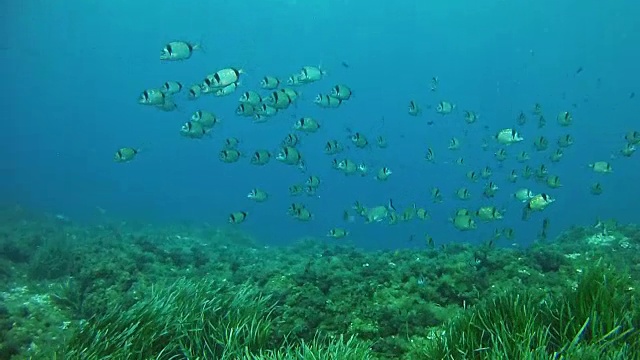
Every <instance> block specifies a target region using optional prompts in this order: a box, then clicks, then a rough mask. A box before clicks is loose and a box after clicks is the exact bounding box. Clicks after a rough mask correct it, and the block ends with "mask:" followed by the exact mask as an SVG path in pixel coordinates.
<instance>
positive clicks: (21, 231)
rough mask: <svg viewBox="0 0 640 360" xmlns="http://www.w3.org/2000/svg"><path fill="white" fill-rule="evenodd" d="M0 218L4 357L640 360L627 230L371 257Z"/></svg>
mask: <svg viewBox="0 0 640 360" xmlns="http://www.w3.org/2000/svg"><path fill="white" fill-rule="evenodd" d="M0 219H1V221H0V265H1V266H0V280H1V282H0V284H1V286H2V288H1V289H0V291H1V293H0V359H87V360H89V359H291V360H293V359H336V360H337V359H345V360H350V359H359V360H361V359H640V306H639V304H638V288H639V285H638V278H639V276H640V251H639V250H640V227H638V226H636V225H633V224H617V223H616V222H615V221H613V220H611V221H606V222H604V223H603V224H601V226H598V227H597V228H595V227H585V228H579V227H575V228H571V229H567V230H566V231H565V232H563V233H562V234H561V235H560V236H559V237H558V238H556V239H553V240H552V239H549V240H547V241H545V242H537V243H535V244H533V245H532V246H529V247H526V248H525V247H519V246H514V245H511V244H500V243H497V244H489V243H487V244H484V245H477V246H472V245H467V244H463V243H455V242H452V243H446V244H442V245H440V244H434V245H433V246H429V245H427V244H425V245H424V246H423V247H420V248H412V249H407V250H397V251H375V252H374V251H363V250H359V249H357V248H354V247H352V246H349V244H348V242H336V241H327V239H320V238H319V239H315V238H307V239H300V241H299V242H298V243H296V244H293V245H291V246H288V247H265V246H264V245H261V244H260V241H259V239H253V238H252V237H251V236H249V235H247V234H244V233H242V232H239V231H237V230H232V229H231V228H215V227H203V226H198V227H195V226H190V225H173V226H171V225H166V226H164V227H158V226H150V225H146V224H133V223H119V222H118V223H116V222H114V223H104V224H94V225H81V224H74V223H72V222H69V221H64V219H60V218H56V217H54V216H48V215H44V214H39V213H33V212H30V211H28V210H25V209H22V208H20V207H7V208H3V209H2V211H1V213H0Z"/></svg>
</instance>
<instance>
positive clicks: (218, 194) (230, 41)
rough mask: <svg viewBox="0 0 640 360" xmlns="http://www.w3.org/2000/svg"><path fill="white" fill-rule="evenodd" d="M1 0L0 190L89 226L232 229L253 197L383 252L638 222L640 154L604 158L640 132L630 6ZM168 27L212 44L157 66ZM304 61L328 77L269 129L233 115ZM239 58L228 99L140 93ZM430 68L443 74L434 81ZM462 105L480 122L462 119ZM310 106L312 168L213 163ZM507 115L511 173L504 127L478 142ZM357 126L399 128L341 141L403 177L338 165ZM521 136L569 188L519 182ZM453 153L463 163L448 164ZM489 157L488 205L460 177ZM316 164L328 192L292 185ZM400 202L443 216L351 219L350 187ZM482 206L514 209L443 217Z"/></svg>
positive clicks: (275, 211)
mask: <svg viewBox="0 0 640 360" xmlns="http://www.w3.org/2000/svg"><path fill="white" fill-rule="evenodd" d="M2 7H3V9H2V12H3V14H4V15H5V16H4V18H5V19H6V20H4V21H3V27H2V31H3V35H4V36H3V37H2V40H0V59H1V61H2V66H1V67H0V76H1V78H2V79H3V96H2V97H0V104H1V105H2V109H3V116H2V121H3V125H4V126H3V128H4V131H2V132H0V144H1V145H0V156H1V157H2V161H0V168H1V170H2V173H3V174H4V176H2V178H1V179H0V194H1V196H2V201H3V202H6V203H20V204H23V205H26V206H29V207H32V208H36V209H40V210H43V211H47V212H50V213H52V214H64V215H65V216H67V217H68V218H70V219H72V220H73V221H78V222H102V221H104V220H105V218H106V219H109V220H125V221H145V222H151V223H171V222H176V223H177V222H189V223H193V224H196V225H198V224H210V225H213V226H216V225H224V224H226V222H227V217H228V214H229V213H230V212H232V211H240V210H244V211H248V212H249V213H250V216H249V218H248V219H247V221H246V222H245V223H243V224H240V225H238V226H239V228H241V229H242V230H244V231H247V232H249V233H251V234H253V235H254V236H255V237H256V238H258V239H259V240H260V241H262V242H264V243H267V244H279V243H289V242H291V241H293V240H295V239H298V238H300V237H303V236H318V237H324V235H325V234H326V232H327V231H328V230H329V229H330V228H332V227H334V226H343V227H345V228H347V229H348V230H350V232H351V235H350V236H349V238H348V240H345V241H348V242H350V243H353V244H356V245H358V246H365V247H376V248H377V247H391V248H393V247H406V246H422V245H423V242H422V240H416V241H413V242H412V241H409V239H410V238H411V236H412V235H413V236H414V237H415V238H417V239H422V237H423V234H424V233H429V234H431V236H433V238H434V240H435V241H436V243H446V242H459V241H469V242H480V241H485V240H487V239H489V238H490V237H491V236H492V234H493V231H494V229H495V228H496V227H499V228H503V227H512V228H513V229H515V233H516V239H515V240H514V241H509V242H504V243H505V244H507V243H510V242H517V243H521V244H527V243H530V242H531V241H533V240H534V239H535V238H536V236H537V233H538V231H539V229H540V224H541V221H542V219H543V218H545V217H546V218H549V219H550V220H551V228H550V229H549V236H550V237H551V238H552V237H554V236H555V235H557V234H558V233H559V232H561V231H563V230H564V229H566V228H568V227H570V226H572V225H586V224H591V223H592V222H593V221H594V220H595V219H596V218H597V217H606V218H610V217H614V218H617V219H618V220H619V221H621V222H632V221H637V200H636V199H638V198H639V197H640V194H639V192H640V190H639V188H638V187H637V186H636V185H637V184H638V180H640V170H639V169H640V167H638V161H637V159H638V157H637V154H636V155H634V156H632V157H631V158H620V157H617V158H615V159H611V158H610V155H611V154H616V153H617V152H618V150H619V149H620V148H621V147H622V146H623V145H624V143H625V141H624V134H625V133H627V132H628V131H630V130H640V125H638V116H637V114H638V112H639V110H640V106H639V103H638V100H639V97H638V96H635V97H632V96H631V95H632V93H634V92H639V91H640V90H639V89H638V88H637V84H638V80H639V75H638V70H637V66H638V60H640V55H639V52H638V50H637V46H636V45H635V44H638V43H640V24H639V23H638V22H637V16H636V15H635V14H639V13H640V5H639V4H637V3H636V2H631V1H617V2H615V3H607V4H603V3H602V2H600V1H591V0H590V1H564V2H560V3H559V2H557V1H535V2H534V1H480V2H472V1H447V2H437V3H436V2H431V1H424V2H414V1H406V2H402V3H400V2H393V3H391V2H384V3H377V2H364V1H301V0H297V1H295V0H290V1H286V0H273V1H242V2H221V1H207V2H204V1H180V2H176V1H135V2H131V1H126V2H125V1H110V2H106V1H102V2H99V1H66V2H64V3H60V2H50V1H25V2H20V3H18V2H11V3H9V2H6V3H4V4H3V5H2ZM172 40H186V41H192V42H199V41H201V42H202V44H203V47H204V48H205V51H204V52H198V53H195V54H194V55H193V57H192V58H191V59H189V60H188V61H184V62H172V63H164V62H161V61H160V60H159V59H158V54H159V52H160V49H162V47H163V46H164V44H166V43H167V42H169V41H172ZM343 63H347V64H348V65H349V66H348V67H345V66H344V65H343ZM305 65H322V67H323V68H324V69H326V71H327V76H326V77H325V78H324V79H323V80H321V81H319V82H317V83H313V84H308V85H304V86H302V87H300V88H296V89H298V90H300V91H301V92H302V94H303V98H302V99H301V100H300V101H299V103H298V104H297V106H296V107H295V108H290V109H288V110H286V111H284V112H283V113H281V114H279V115H277V116H276V117H275V118H273V119H271V120H269V121H268V122H267V123H264V124H253V123H252V122H251V121H250V120H248V119H245V118H240V117H237V116H236V115H235V114H234V110H235V107H236V106H237V100H238V97H239V96H240V94H241V93H242V92H243V91H247V90H257V89H258V88H259V85H258V84H259V81H260V79H261V78H262V77H263V76H265V75H275V76H278V77H280V78H282V79H286V77H288V76H289V75H290V74H293V73H296V72H298V71H299V70H300V68H301V67H302V66H305ZM229 66H234V67H241V68H243V69H244V70H245V71H246V74H245V75H243V77H242V79H241V81H242V85H241V87H240V88H239V90H238V92H237V93H235V94H233V95H230V96H228V97H225V98H215V97H212V96H204V97H201V98H200V99H198V100H196V101H188V100H186V96H185V94H184V92H183V93H181V94H178V95H176V102H177V103H178V105H179V111H177V112H172V113H165V112H161V111H157V110H156V109H153V108H149V107H145V106H141V105H139V104H137V103H136V99H137V97H138V95H139V93H140V92H141V91H143V90H144V89H147V88H152V87H159V86H160V85H161V84H162V83H163V82H165V81H168V80H176V81H180V82H182V83H184V84H185V85H189V84H191V83H195V82H200V81H201V80H202V78H204V76H205V75H206V74H209V73H213V72H215V71H217V70H219V69H221V68H225V67H229ZM579 69H582V70H581V71H579ZM434 76H437V77H438V78H439V81H440V83H439V87H438V90H437V91H436V92H430V91H429V82H430V79H431V78H432V77H434ZM341 83H344V84H348V85H349V86H350V87H351V88H352V89H353V91H354V97H353V99H352V100H350V101H349V102H347V103H345V104H344V105H343V106H341V107H340V108H338V109H322V108H319V107H317V106H316V105H315V104H313V98H314V97H315V95H316V94H317V93H320V92H324V93H326V92H328V91H329V89H330V88H331V87H332V86H333V85H336V84H341ZM639 95H640V94H639ZM412 99H415V100H416V101H417V102H418V103H419V104H421V105H422V107H423V108H424V113H423V114H422V116H421V117H411V116H409V114H407V111H406V109H407V105H408V102H409V101H410V100H412ZM441 100H447V101H451V102H453V103H455V104H456V105H457V110H456V111H455V112H454V113H453V114H451V115H448V116H445V117H443V116H440V115H438V114H436V113H435V111H434V109H427V106H428V105H431V106H434V107H435V104H437V103H438V102H439V101H441ZM535 103H540V104H541V105H542V106H543V109H544V114H545V117H546V119H547V125H546V126H545V127H544V128H543V129H538V128H537V124H536V123H537V121H536V119H535V118H534V116H532V115H529V121H528V123H527V124H526V125H524V126H516V118H517V116H518V114H519V113H520V112H521V111H525V112H527V113H528V114H529V113H530V110H531V109H532V108H533V106H534V104H535ZM198 109H203V110H209V111H213V112H215V113H216V114H217V115H218V116H219V117H221V118H222V121H223V122H222V124H221V126H220V127H217V128H216V129H214V131H213V133H212V136H211V138H204V139H202V140H191V139H186V138H184V137H181V136H180V135H179V129H180V127H181V126H182V124H183V123H184V122H186V121H187V120H189V118H190V116H191V113H192V112H193V111H195V110H198ZM462 110H473V111H476V112H477V113H478V114H479V115H480V116H481V118H480V120H479V121H478V122H477V123H475V124H471V125H468V124H466V123H465V122H464V120H463V115H462V114H463V113H462ZM561 111H570V112H571V113H572V114H573V118H574V124H573V125H571V126H570V127H567V128H561V127H560V126H558V124H557V123H556V121H555V118H556V116H557V114H558V113H559V112H561ZM301 116H312V117H315V118H317V119H318V120H319V121H320V122H321V124H322V129H321V131H319V132H318V133H316V134H311V135H309V136H304V137H303V142H302V145H301V146H300V150H301V151H302V153H303V154H304V156H305V159H306V163H307V166H308V171H307V173H306V174H303V173H301V172H300V171H298V170H297V169H295V168H293V167H289V166H285V165H283V164H280V163H277V162H276V161H272V162H271V163H269V164H268V165H266V166H264V167H256V166H253V165H250V164H249V161H248V159H242V160H241V161H240V162H239V163H236V164H225V163H222V162H220V161H219V160H218V151H219V150H220V149H221V147H222V141H223V140H224V139H225V138H227V137H229V136H235V137H237V138H239V139H240V140H241V141H242V143H241V145H240V150H242V151H244V152H248V153H250V152H252V151H254V150H257V149H260V148H267V149H272V150H273V149H276V147H277V146H278V145H279V144H280V142H281V140H282V138H283V137H284V136H285V135H286V134H287V133H289V132H292V129H291V127H292V125H293V122H294V121H295V119H296V118H299V117H301ZM382 118H384V122H382V121H381V119H382ZM429 121H433V125H429V124H428V122H429ZM507 127H516V128H517V129H518V131H520V133H521V134H522V135H523V136H524V137H525V139H526V140H525V141H524V142H523V143H521V144H517V145H513V147H510V148H508V151H509V159H508V160H507V161H505V163H504V166H503V167H502V168H500V167H499V166H498V163H497V162H496V160H495V159H494V158H493V155H492V154H493V152H494V151H495V150H497V149H498V146H496V144H495V143H494V142H492V143H491V147H490V149H489V151H483V150H482V149H481V144H482V140H483V138H484V137H486V136H492V135H494V134H495V133H496V132H497V131H498V130H500V129H502V128H507ZM347 128H350V129H353V130H354V131H360V132H362V133H364V134H365V135H366V136H367V137H368V138H369V139H370V140H373V139H375V137H376V136H377V135H384V136H385V137H386V138H387V140H388V142H389V147H388V148H387V149H377V148H375V147H374V148H371V149H365V150H357V149H350V150H348V151H347V152H346V153H344V154H341V155H339V156H338V157H340V158H342V157H347V158H350V159H353V160H355V161H366V162H368V163H369V164H370V165H371V167H372V170H375V169H377V168H378V167H380V166H388V167H390V168H391V169H392V170H393V171H394V174H393V175H392V177H391V178H390V179H389V180H388V181H387V182H384V183H381V182H378V181H376V180H374V179H373V178H372V176H369V177H366V178H361V177H345V176H344V175H343V174H341V173H339V172H337V171H335V170H333V169H331V159H332V157H330V156H327V155H325V154H324V153H323V152H322V149H323V146H324V143H325V142H326V141H327V140H329V139H332V138H336V139H341V140H343V141H344V142H345V143H346V142H347V141H348V140H347V136H348V132H347V130H346V129H347ZM465 133H466V134H465ZM565 133H570V134H571V135H572V136H573V137H574V138H575V144H574V145H573V146H572V147H570V148H568V149H566V151H565V155H564V158H563V159H562V160H561V162H559V163H558V164H551V163H550V162H549V161H548V160H547V159H548V156H549V154H550V153H551V152H552V151H554V150H555V146H554V143H555V140H556V139H557V137H558V136H560V135H562V134H565ZM539 135H544V136H546V137H547V138H548V139H549V141H550V146H549V149H548V150H547V151H545V152H540V153H538V152H536V151H535V150H533V149H532V145H531V144H532V141H533V139H534V138H535V137H537V136H539ZM453 136H456V137H458V138H459V139H460V140H461V142H462V148H461V149H460V150H459V151H457V152H452V151H449V150H447V145H448V143H449V140H450V139H451V137H453ZM125 146H131V147H139V148H142V149H143V151H142V152H141V153H140V154H139V156H138V157H137V158H136V159H135V160H134V161H132V162H131V163H127V164H118V163H115V162H113V160H112V158H113V154H114V152H115V151H116V150H117V149H119V148H121V147H125ZM427 147H432V148H433V149H434V151H435V152H436V156H437V164H429V163H428V162H426V161H425V160H424V154H425V152H426V149H427ZM520 150H527V151H528V152H529V153H530V154H531V157H532V160H531V161H530V162H529V164H530V166H531V167H532V168H535V167H536V166H538V165H539V164H541V163H545V164H547V166H548V168H549V172H550V173H552V174H555V175H559V176H560V178H561V180H562V183H563V184H564V186H563V187H562V188H560V189H548V187H547V186H546V185H545V184H538V183H536V182H535V181H533V180H529V181H524V180H522V179H520V180H518V182H517V183H516V184H510V183H509V182H508V181H506V176H507V174H508V173H509V172H510V171H511V170H512V169H518V170H520V169H521V168H522V164H519V163H517V162H516V161H515V159H514V156H515V154H517V153H518V152H519V151H520ZM460 156H463V157H464V158H465V162H466V165H465V166H458V165H455V164H454V163H453V162H454V161H455V159H456V158H458V157H460ZM600 160H605V161H610V162H611V164H612V165H613V167H614V173H613V174H595V173H593V172H592V171H591V170H590V169H589V168H588V167H587V164H588V163H592V162H594V161H600ZM445 162H447V163H445ZM486 165H489V166H491V167H492V168H493V170H494V175H493V178H492V180H493V181H494V182H496V183H497V184H498V185H499V186H500V187H501V189H500V190H499V192H498V194H497V195H496V197H495V198H494V199H493V200H486V199H484V198H483V197H482V196H481V192H482V189H483V186H484V184H485V182H484V181H479V182H478V183H475V184H471V183H469V181H468V180H467V179H466V177H465V173H466V172H467V171H468V170H471V169H475V170H480V169H481V168H482V167H484V166H486ZM309 175H318V176H320V177H321V179H322V180H323V184H322V185H321V188H320V191H319V192H318V196H319V197H304V198H301V199H299V198H291V197H290V196H289V194H288V191H287V188H288V186H290V185H292V184H294V183H298V182H303V181H304V179H305V178H306V176H309ZM595 181H600V182H601V183H602V185H603V187H604V189H605V190H604V193H603V194H602V195H600V196H597V197H596V196H593V195H591V194H590V193H589V187H590V185H591V184H592V183H593V182H595ZM433 186H437V187H439V188H440V189H441V191H442V193H443V196H444V202H443V203H440V204H434V203H432V201H431V197H430V189H431V187H433ZM461 186H467V187H468V188H469V190H470V191H471V192H472V194H473V195H474V196H473V198H472V199H471V200H469V201H466V202H463V201H460V200H457V199H455V198H454V196H453V192H454V191H455V189H457V188H459V187H461ZM254 187H260V188H263V189H265V190H267V191H268V192H269V193H270V195H271V199H270V200H269V201H268V202H266V203H262V204H256V203H252V202H250V200H248V199H246V194H247V193H248V192H249V190H251V189H252V188H254ZM519 187H529V188H531V189H532V190H533V191H534V192H536V193H537V192H543V191H544V192H548V193H550V194H551V195H552V196H554V197H555V198H556V199H557V201H556V202H555V203H554V204H552V205H551V206H550V207H549V208H548V209H546V210H545V211H544V212H543V213H536V214H533V216H532V217H531V219H530V220H529V221H527V222H523V221H521V219H520V217H521V212H522V204H520V203H517V202H515V201H514V200H513V199H511V197H510V194H511V193H513V191H514V190H515V189H517V188H519ZM389 198H393V200H394V203H395V205H396V207H398V208H399V210H400V209H404V208H405V207H408V206H410V205H411V204H412V203H414V202H416V203H417V204H418V206H423V207H425V208H426V209H428V210H429V211H430V212H431V214H432V217H433V219H432V220H429V221H426V222H419V221H418V220H413V221H411V222H408V223H401V224H398V225H393V226H389V225H386V224H382V223H381V224H364V223H363V221H362V220H361V219H357V220H356V222H355V223H346V224H345V223H344V222H343V220H342V212H343V210H344V209H346V208H349V207H350V206H351V204H352V203H353V202H354V201H356V200H359V201H361V202H362V203H364V204H365V205H368V206H374V205H380V204H384V203H386V202H387V200H388V199H389ZM293 201H302V202H304V203H305V204H306V205H307V207H308V208H309V209H310V210H311V211H312V212H313V214H314V219H313V220H312V221H310V222H304V223H303V222H299V221H296V220H295V219H293V218H291V217H289V216H288V215H287V214H286V210H287V207H288V206H289V204H290V203H291V202H293ZM483 205H495V206H497V207H499V208H504V209H506V213H505V219H504V220H502V221H500V222H497V223H490V224H484V223H479V225H478V229H477V230H474V231H469V232H464V233H462V232H459V231H457V230H455V229H454V228H453V226H452V225H451V224H450V223H449V222H448V220H447V219H448V218H449V217H450V216H451V214H452V212H453V211H454V210H455V209H457V208H460V207H466V208H470V209H474V210H475V209H477V208H478V207H479V206H483ZM98 208H100V209H104V214H103V213H102V212H101V211H98ZM400 211H401V210H400Z"/></svg>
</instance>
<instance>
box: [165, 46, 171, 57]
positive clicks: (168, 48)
mask: <svg viewBox="0 0 640 360" xmlns="http://www.w3.org/2000/svg"><path fill="white" fill-rule="evenodd" d="M165 50H166V51H167V52H168V53H169V55H171V53H172V52H173V47H172V46H171V44H169V45H167V46H166V47H165Z"/></svg>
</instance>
